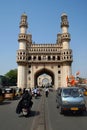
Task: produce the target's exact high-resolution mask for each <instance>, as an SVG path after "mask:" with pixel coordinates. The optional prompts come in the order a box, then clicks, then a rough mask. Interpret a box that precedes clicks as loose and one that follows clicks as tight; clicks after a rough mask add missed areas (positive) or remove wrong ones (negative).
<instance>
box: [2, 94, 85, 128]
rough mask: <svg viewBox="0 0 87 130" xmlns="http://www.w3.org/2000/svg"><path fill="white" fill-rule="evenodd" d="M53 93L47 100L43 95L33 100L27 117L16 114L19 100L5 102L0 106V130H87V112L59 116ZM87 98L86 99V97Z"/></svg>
mask: <svg viewBox="0 0 87 130" xmlns="http://www.w3.org/2000/svg"><path fill="white" fill-rule="evenodd" d="M55 96H56V93H55V91H53V92H50V93H49V96H48V98H46V97H45V95H44V94H42V96H41V97H40V98H38V99H34V98H33V103H34V104H33V107H32V111H31V114H30V116H29V117H27V118H25V117H23V115H22V114H21V115H18V114H16V112H15V111H16V106H17V104H18V102H19V100H11V101H9V100H5V101H4V102H3V103H2V104H0V130H77V129H79V130H87V112H85V113H84V114H83V115H72V114H70V113H69V114H67V115H61V114H60V112H59V110H58V109H57V108H56V101H55ZM86 98H87V97H86Z"/></svg>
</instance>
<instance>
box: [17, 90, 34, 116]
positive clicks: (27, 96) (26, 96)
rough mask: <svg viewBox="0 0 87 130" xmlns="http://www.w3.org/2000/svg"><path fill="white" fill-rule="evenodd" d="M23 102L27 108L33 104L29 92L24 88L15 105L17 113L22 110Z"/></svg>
mask: <svg viewBox="0 0 87 130" xmlns="http://www.w3.org/2000/svg"><path fill="white" fill-rule="evenodd" d="M25 102H26V104H27V107H28V108H30V107H32V105H33V102H32V95H31V94H30V93H29V91H28V90H27V89H25V92H24V94H23V95H22V98H21V100H20V101H19V103H18V105H17V108H16V113H17V114H20V113H21V112H22V108H23V106H24V105H25Z"/></svg>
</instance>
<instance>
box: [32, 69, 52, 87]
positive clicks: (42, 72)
mask: <svg viewBox="0 0 87 130" xmlns="http://www.w3.org/2000/svg"><path fill="white" fill-rule="evenodd" d="M44 74H47V75H49V76H50V77H51V79H52V82H51V85H52V86H54V74H53V72H52V71H50V70H48V69H46V68H43V69H40V70H38V71H37V72H36V73H35V75H34V86H38V80H37V79H38V77H39V76H40V75H44ZM43 77H44V76H43ZM44 79H45V78H43V80H44ZM43 80H42V81H43ZM42 85H43V83H42Z"/></svg>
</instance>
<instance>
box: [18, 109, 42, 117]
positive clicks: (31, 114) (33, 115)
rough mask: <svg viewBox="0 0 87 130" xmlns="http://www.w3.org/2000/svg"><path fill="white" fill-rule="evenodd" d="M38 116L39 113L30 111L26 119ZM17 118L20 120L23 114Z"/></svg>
mask: <svg viewBox="0 0 87 130" xmlns="http://www.w3.org/2000/svg"><path fill="white" fill-rule="evenodd" d="M39 115H40V112H39V111H32V110H31V112H30V113H29V115H28V116H27V118H28V117H35V116H39ZM19 117H20V118H21V117H24V115H23V114H21V115H19Z"/></svg>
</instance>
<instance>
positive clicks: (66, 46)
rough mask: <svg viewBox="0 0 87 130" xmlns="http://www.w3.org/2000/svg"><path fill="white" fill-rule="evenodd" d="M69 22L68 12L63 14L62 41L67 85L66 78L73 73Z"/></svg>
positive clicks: (63, 65)
mask: <svg viewBox="0 0 87 130" xmlns="http://www.w3.org/2000/svg"><path fill="white" fill-rule="evenodd" d="M68 27H69V22H68V18H67V15H66V13H63V14H62V15H61V29H62V34H61V41H62V51H61V54H62V68H63V69H62V81H63V82H62V86H65V87H66V86H67V81H66V78H67V76H70V75H71V74H72V70H71V63H72V61H73V60H72V50H71V49H70V43H69V42H70V40H71V38H70V34H69V33H68Z"/></svg>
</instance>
